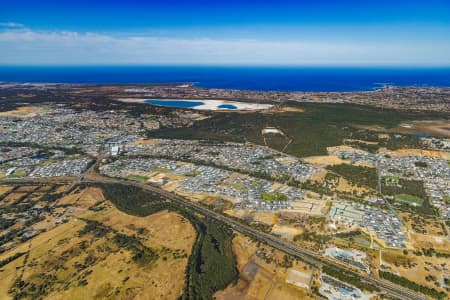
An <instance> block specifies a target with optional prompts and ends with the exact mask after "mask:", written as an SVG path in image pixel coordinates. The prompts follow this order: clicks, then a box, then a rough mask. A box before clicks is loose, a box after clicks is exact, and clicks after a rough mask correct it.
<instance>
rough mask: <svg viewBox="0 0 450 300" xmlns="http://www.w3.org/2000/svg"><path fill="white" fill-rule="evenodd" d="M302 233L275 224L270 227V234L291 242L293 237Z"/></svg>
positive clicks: (297, 229)
mask: <svg viewBox="0 0 450 300" xmlns="http://www.w3.org/2000/svg"><path fill="white" fill-rule="evenodd" d="M302 232H303V230H302V229H299V228H293V227H291V226H282V225H277V224H275V225H274V226H273V227H272V233H274V234H276V235H279V236H281V237H283V238H285V239H288V240H292V239H293V238H294V236H296V235H297V234H301V233H302Z"/></svg>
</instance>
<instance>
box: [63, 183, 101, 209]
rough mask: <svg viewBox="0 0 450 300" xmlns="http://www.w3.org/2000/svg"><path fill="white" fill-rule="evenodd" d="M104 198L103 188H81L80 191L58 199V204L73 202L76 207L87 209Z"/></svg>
mask: <svg viewBox="0 0 450 300" xmlns="http://www.w3.org/2000/svg"><path fill="white" fill-rule="evenodd" d="M104 200H105V198H104V197H103V193H102V190H101V189H99V188H93V187H89V188H85V189H83V190H81V191H80V192H79V193H72V194H70V195H67V196H65V197H63V198H61V199H60V200H59V201H58V204H59V205H68V204H71V205H73V206H76V207H80V208H85V209H87V208H89V207H91V206H94V205H96V204H97V203H99V202H102V201H104Z"/></svg>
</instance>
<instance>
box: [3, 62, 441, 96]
mask: <svg viewBox="0 0 450 300" xmlns="http://www.w3.org/2000/svg"><path fill="white" fill-rule="evenodd" d="M0 81H2V82H47V83H91V84H93V83H99V84H101V83H113V84H118V83H181V82H193V83H195V85H196V86H198V87H206V88H225V89H242V90H260V91H311V92H316V91H322V92H335V91H336V92H352V91H366V90H373V89H376V88H379V87H382V86H384V85H386V84H389V85H398V86H450V67H449V68H362V67H360V68H345V67H327V68H326V67H212V66H211V67H173V66H170V67H169V66H168V67H161V66H158V67H156V66H142V67H138V66H135V67H134V66H126V67H125V66H120V67H117V66H116V67H113V66H108V67H105V66H102V67H92V66H89V67H81V66H80V67H5V66H4V67H0Z"/></svg>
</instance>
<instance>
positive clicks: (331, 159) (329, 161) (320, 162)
mask: <svg viewBox="0 0 450 300" xmlns="http://www.w3.org/2000/svg"><path fill="white" fill-rule="evenodd" d="M304 160H305V161H306V162H307V163H310V164H312V165H315V166H318V167H321V168H324V167H326V166H334V165H340V164H349V163H350V161H349V160H343V159H340V158H339V157H337V156H334V155H322V156H310V157H306V158H304Z"/></svg>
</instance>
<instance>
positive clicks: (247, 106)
mask: <svg viewBox="0 0 450 300" xmlns="http://www.w3.org/2000/svg"><path fill="white" fill-rule="evenodd" d="M117 100H118V101H123V102H138V103H141V102H145V101H146V100H150V99H135V98H120V99H117ZM158 100H160V101H164V100H172V101H173V100H175V101H183V102H203V104H201V105H198V106H194V107H190V109H195V110H218V111H243V110H250V111H253V110H265V109H269V108H271V107H273V105H272V104H260V103H248V102H239V101H229V100H210V99H205V100H203V99H195V100H194V99H158ZM149 104H150V103H149ZM221 105H232V106H234V107H236V108H235V109H226V108H221V107H219V106H221Z"/></svg>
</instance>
